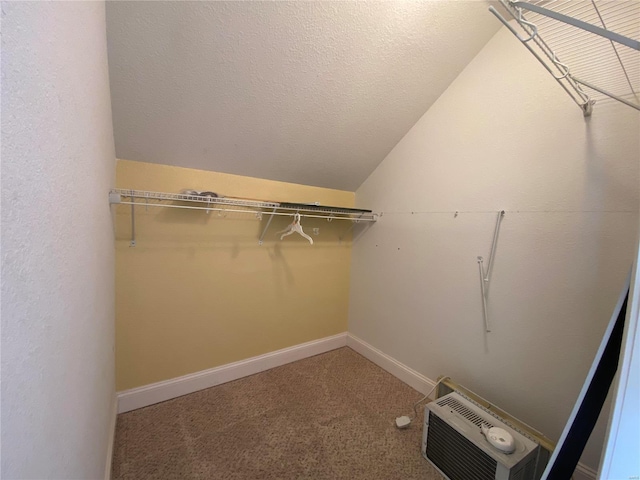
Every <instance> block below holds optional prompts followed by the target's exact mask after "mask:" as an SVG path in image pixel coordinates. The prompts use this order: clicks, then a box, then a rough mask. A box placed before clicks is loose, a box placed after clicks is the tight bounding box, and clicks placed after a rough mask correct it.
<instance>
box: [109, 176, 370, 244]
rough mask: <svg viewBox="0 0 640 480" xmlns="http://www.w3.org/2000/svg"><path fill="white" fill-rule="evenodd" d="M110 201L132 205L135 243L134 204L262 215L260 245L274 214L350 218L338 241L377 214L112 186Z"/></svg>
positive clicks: (349, 209)
mask: <svg viewBox="0 0 640 480" xmlns="http://www.w3.org/2000/svg"><path fill="white" fill-rule="evenodd" d="M109 203H110V204H112V205H130V206H131V243H130V245H131V246H132V247H134V246H135V245H136V232H135V230H136V229H135V227H136V221H135V207H136V206H143V207H164V208H178V209H186V210H201V211H204V212H205V213H210V212H218V214H219V216H226V214H227V213H237V214H247V213H249V214H253V215H255V217H256V218H257V219H259V220H262V218H263V215H266V216H267V217H268V219H267V221H266V225H265V227H264V229H263V230H262V235H260V238H259V240H258V243H259V244H260V245H262V244H263V240H264V237H265V234H266V232H267V230H268V229H269V226H270V225H271V221H272V220H273V217H274V216H277V215H278V216H290V217H293V216H295V215H299V216H300V217H306V218H322V219H326V220H327V221H332V220H350V221H351V226H350V227H349V228H348V229H347V230H346V231H345V232H344V233H343V234H342V236H341V237H339V238H340V241H342V239H343V238H345V236H346V235H347V234H348V233H349V232H350V231H351V230H352V229H353V227H354V226H355V225H356V224H358V223H360V222H364V223H368V224H369V225H371V224H372V222H376V221H377V220H378V214H377V213H374V212H372V211H371V210H363V209H357V208H346V207H330V206H325V205H317V204H306V203H288V202H282V203H281V202H269V201H263V200H253V199H246V198H234V197H216V196H214V194H211V195H206V194H197V195H196V194H192V193H165V192H150V191H145V190H130V189H122V188H115V189H112V190H111V191H110V192H109Z"/></svg>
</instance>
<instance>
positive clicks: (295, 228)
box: [278, 213, 313, 245]
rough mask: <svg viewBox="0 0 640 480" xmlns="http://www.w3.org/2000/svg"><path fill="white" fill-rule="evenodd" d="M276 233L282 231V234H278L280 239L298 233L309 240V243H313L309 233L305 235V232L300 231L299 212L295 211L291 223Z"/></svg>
mask: <svg viewBox="0 0 640 480" xmlns="http://www.w3.org/2000/svg"><path fill="white" fill-rule="evenodd" d="M283 232H284V233H283ZM278 233H282V235H281V236H280V240H282V239H283V238H284V237H286V236H287V235H291V234H292V233H299V234H300V235H302V236H303V237H304V238H306V239H307V240H309V243H310V244H311V245H313V238H311V237H310V236H309V235H307V234H306V233H304V232H303V231H302V225H300V214H299V213H296V214H295V215H294V216H293V222H291V224H290V225H289V226H288V227H287V228H286V229H284V230H282V231H280V232H278Z"/></svg>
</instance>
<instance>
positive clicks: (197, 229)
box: [115, 160, 354, 390]
mask: <svg viewBox="0 0 640 480" xmlns="http://www.w3.org/2000/svg"><path fill="white" fill-rule="evenodd" d="M116 183H117V186H118V188H132V189H139V190H150V191H160V192H176V193H177V192H179V191H180V190H182V189H184V188H190V189H195V190H210V191H215V192H217V193H219V194H222V195H225V196H236V197H245V198H257V199H263V200H274V201H289V202H300V203H312V202H320V203H321V204H325V205H334V206H344V207H350V206H353V203H354V194H353V193H352V192H345V191H340V190H331V189H326V188H319V187H309V186H304V185H296V184H290V183H283V182H276V181H270V180H261V179H256V178H249V177H242V176H237V175H229V174H222V173H216V172H208V171H200V170H192V169H186V168H179V167H171V166H165V165H157V164H151V163H141V162H133V161H126V160H119V161H118V163H117V176H116ZM115 210H116V372H117V389H118V390H125V389H129V388H133V387H138V386H141V385H146V384H149V383H153V382H157V381H160V380H166V379H170V378H174V377H177V376H180V375H185V374H188V373H192V372H197V371H200V370H204V369H208V368H212V367H216V366H219V365H223V364H226V363H229V362H234V361H238V360H242V359H245V358H249V357H252V356H255V355H260V354H264V353H267V352H271V351H274V350H278V349H281V348H285V347H289V346H292V345H296V344H299V343H303V342H307V341H310V340H314V339H318V338H322V337H326V336H329V335H334V334H336V333H341V332H344V331H346V329H347V313H348V300H349V269H350V261H351V244H350V242H349V241H344V242H340V241H339V236H340V235H341V234H342V233H343V232H344V231H345V230H347V229H348V228H349V224H348V223H347V222H339V221H332V222H327V221H326V220H309V219H303V221H302V226H303V227H304V229H305V231H306V232H308V233H309V234H311V235H312V236H313V238H314V245H310V244H309V243H308V242H307V241H306V240H305V239H303V238H302V237H300V236H298V235H291V236H289V237H285V239H284V240H282V241H280V240H279V236H276V232H278V231H280V230H282V229H284V228H285V227H286V226H287V225H288V224H289V223H290V218H289V217H275V218H274V220H273V222H272V224H271V226H270V228H269V230H268V232H267V235H266V236H265V242H264V244H263V245H262V246H260V245H258V238H259V236H260V233H261V232H262V229H263V227H264V226H265V224H266V221H267V216H266V215H265V216H263V218H262V219H261V220H260V219H257V218H256V217H255V215H252V214H238V213H236V214H234V213H229V214H228V215H227V216H226V217H224V216H220V215H218V214H217V213H215V212H212V213H210V214H206V213H205V212H202V211H190V210H181V209H170V208H148V209H146V210H145V208H144V207H137V208H136V214H135V218H136V241H137V245H136V246H135V247H130V246H129V240H130V234H131V226H130V221H131V216H130V207H127V206H124V205H120V206H118V207H116V208H115ZM314 227H318V228H320V234H319V235H318V236H314V235H313V234H312V229H313V228H314Z"/></svg>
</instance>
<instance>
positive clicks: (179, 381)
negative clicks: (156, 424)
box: [118, 332, 347, 413]
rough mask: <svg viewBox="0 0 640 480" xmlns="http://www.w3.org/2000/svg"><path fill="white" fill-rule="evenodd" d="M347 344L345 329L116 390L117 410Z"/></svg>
mask: <svg viewBox="0 0 640 480" xmlns="http://www.w3.org/2000/svg"><path fill="white" fill-rule="evenodd" d="M346 345H347V333H346V332H345V333H339V334H337V335H333V336H331V337H325V338H321V339H319V340H313V341H311V342H306V343H302V344H300V345H295V346H293V347H289V348H283V349H282V350H277V351H275V352H270V353H266V354H264V355H258V356H257V357H252V358H248V359H246V360H241V361H239V362H234V363H229V364H227V365H222V366H220V367H215V368H211V369H209V370H202V371H200V372H196V373H191V374H189V375H184V376H182V377H177V378H172V379H171V380H165V381H162V382H158V383H153V384H151V385H145V386H143V387H138V388H132V389H131V390H124V391H122V392H118V413H124V412H129V411H131V410H135V409H138V408H142V407H147V406H149V405H153V404H154V403H159V402H164V401H165V400H171V399H172V398H176V397H181V396H182V395H187V394H189V393H193V392H197V391H198V390H203V389H205V388H209V387H215V386H216V385H220V384H222V383H227V382H231V381H233V380H237V379H239V378H242V377H246V376H249V375H253V374H255V373H260V372H264V371H265V370H269V369H271V368H274V367H279V366H281V365H286V364H287V363H291V362H295V361H296V360H302V359H303V358H307V357H312V356H314V355H318V354H320V353H325V352H328V351H330V350H335V349H336V348H340V347H344V346H346Z"/></svg>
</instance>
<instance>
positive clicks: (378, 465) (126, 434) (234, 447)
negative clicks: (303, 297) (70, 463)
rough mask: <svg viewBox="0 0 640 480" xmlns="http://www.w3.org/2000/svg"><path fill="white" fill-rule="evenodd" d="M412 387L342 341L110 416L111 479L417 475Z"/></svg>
mask: <svg viewBox="0 0 640 480" xmlns="http://www.w3.org/2000/svg"><path fill="white" fill-rule="evenodd" d="M419 398H421V395H420V393H418V392H417V391H415V390H413V389H412V388H410V387H408V386H407V385H405V384H404V383H402V382H400V381H399V380H397V379H396V378H395V377H393V376H392V375H390V374H388V373H387V372H385V371H384V370H382V369H381V368H379V367H378V366H377V365H375V364H373V363H371V362H370V361H368V360H367V359H365V358H364V357H362V356H361V355H359V354H358V353H356V352H354V351H353V350H351V349H350V348H348V347H345V348H341V349H338V350H334V351H332V352H329V353H325V354H322V355H318V356H315V357H311V358H307V359H304V360H300V361H298V362H295V363H291V364H288V365H284V366H282V367H278V368H274V369H272V370H269V371H267V372H263V373H260V374H257V375H253V376H250V377H246V378H243V379H240V380H236V381H234V382H229V383H226V384H224V385H220V386H217V387H213V388H209V389H207V390H202V391H200V392H196V393H193V394H191V395H186V396H184V397H180V398H176V399H174V400H170V401H167V402H164V403H160V404H157V405H152V406H150V407H146V408H142V409H139V410H135V411H133V412H128V413H124V414H120V415H118V421H117V427H116V441H115V447H114V459H113V468H112V474H113V478H114V479H117V480H120V479H123V480H124V479H126V480H144V479H242V480H245V479H314V480H315V479H318V480H322V479H421V480H436V479H441V478H442V477H441V476H440V475H439V474H438V473H437V472H436V471H435V469H434V468H433V467H432V466H431V464H429V463H428V462H427V461H426V460H425V459H424V458H423V457H422V455H421V454H420V442H421V436H422V418H419V419H418V420H417V421H416V420H414V422H413V424H412V425H411V427H410V428H408V429H407V430H397V429H396V428H395V426H394V419H395V417H396V416H398V415H401V414H407V413H409V412H410V411H411V405H412V403H413V402H415V401H416V400H418V399H419Z"/></svg>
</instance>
